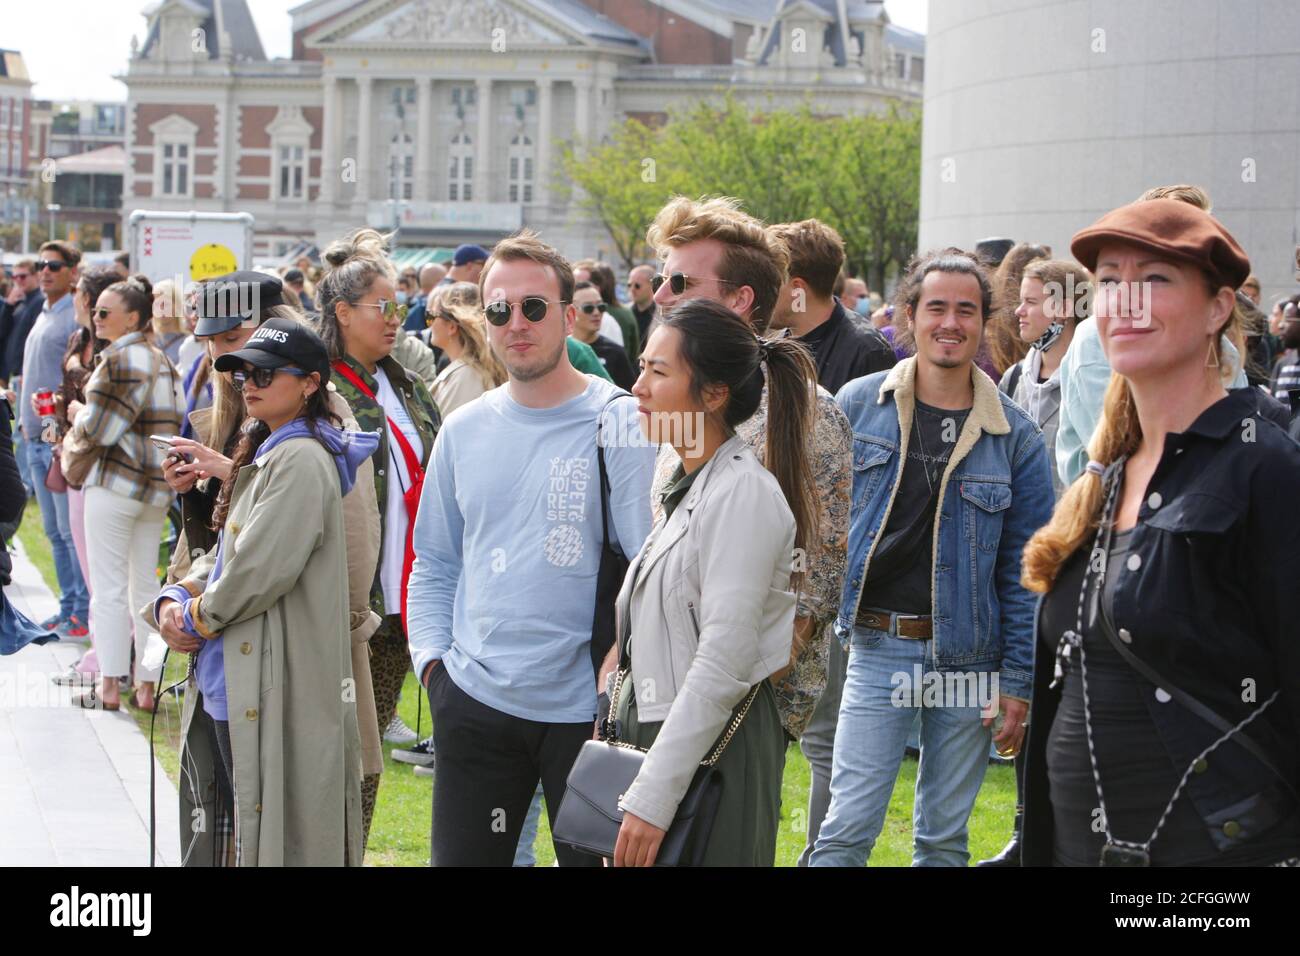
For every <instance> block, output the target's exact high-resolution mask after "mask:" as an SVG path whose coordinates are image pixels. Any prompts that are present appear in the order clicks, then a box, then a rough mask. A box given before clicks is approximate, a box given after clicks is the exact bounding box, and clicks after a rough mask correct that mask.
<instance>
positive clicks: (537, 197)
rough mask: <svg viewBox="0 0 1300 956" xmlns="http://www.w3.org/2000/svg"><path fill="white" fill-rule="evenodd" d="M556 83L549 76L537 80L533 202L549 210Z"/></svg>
mask: <svg viewBox="0 0 1300 956" xmlns="http://www.w3.org/2000/svg"><path fill="white" fill-rule="evenodd" d="M553 87H554V83H553V81H552V80H551V78H550V77H549V76H544V77H541V78H540V79H538V80H537V138H536V140H535V141H534V142H535V143H536V144H537V166H536V170H535V171H536V173H537V176H536V179H535V180H534V181H533V200H534V201H535V202H536V203H537V205H539V206H542V207H546V208H549V207H550V204H551V148H552V147H551V143H552V141H553V140H554V139H555V135H554V132H553V130H552V129H551V124H552V122H553V119H552V113H551V105H552V104H551V94H552V92H553Z"/></svg>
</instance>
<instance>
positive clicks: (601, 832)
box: [552, 670, 762, 866]
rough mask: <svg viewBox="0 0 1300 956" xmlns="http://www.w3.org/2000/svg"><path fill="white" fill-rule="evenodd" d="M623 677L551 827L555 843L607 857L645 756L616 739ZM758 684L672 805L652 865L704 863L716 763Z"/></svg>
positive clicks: (717, 781)
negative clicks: (598, 735) (622, 806)
mask: <svg viewBox="0 0 1300 956" xmlns="http://www.w3.org/2000/svg"><path fill="white" fill-rule="evenodd" d="M627 673H628V672H627V671H626V670H623V671H620V672H619V674H618V677H617V679H616V680H615V682H614V690H613V693H612V694H610V718H609V719H608V720H606V721H605V722H604V723H603V725H602V731H603V734H602V739H601V740H588V741H587V742H586V743H584V744H583V745H582V749H581V750H579V751H578V759H577V760H575V761H574V762H573V767H572V769H570V771H569V777H568V780H567V782H566V784H567V785H566V789H565V791H564V799H563V800H562V801H561V802H560V810H559V813H557V814H556V816H555V826H554V827H553V828H552V837H553V838H554V840H555V842H556V843H563V844H565V845H566V846H570V847H572V848H573V849H575V850H579V851H581V852H583V853H591V854H594V855H595V856H602V857H605V858H607V859H613V857H614V844H615V842H616V841H617V840H618V830H619V827H620V826H622V824H623V811H622V810H621V809H619V805H618V803H619V800H621V799H622V797H623V795H624V794H625V793H627V791H628V790H629V789H630V788H631V786H632V781H634V780H635V779H636V775H637V774H638V773H640V772H641V765H642V764H643V763H644V762H645V755H646V751H644V750H642V749H641V748H640V747H634V746H632V745H631V744H627V743H622V742H620V741H618V740H617V739H616V737H617V733H616V731H615V730H614V728H615V727H616V723H615V721H614V719H613V715H614V714H617V713H618V699H619V696H620V692H621V690H622V687H623V681H624V679H625V678H626V677H627ZM761 686H762V685H761V684H758V685H755V686H754V688H753V689H752V690H750V692H749V694H748V695H747V696H746V697H745V699H744V701H742V702H741V705H740V707H739V708H738V709H737V710H736V713H735V714H734V715H733V716H732V718H731V722H730V723H729V724H728V725H727V729H726V730H725V731H723V733H722V736H721V737H720V738H719V739H718V742H717V744H716V745H715V746H714V748H713V750H712V751H710V753H709V755H708V756H707V757H706V758H705V759H704V760H702V761H700V766H699V769H698V770H697V771H696V772H695V777H694V779H693V780H692V781H691V785H690V787H688V788H687V790H686V796H684V797H683V798H682V802H681V803H680V804H678V806H677V815H676V816H675V817H673V822H672V826H670V827H669V828H668V833H667V834H666V835H665V836H664V840H663V843H661V844H660V846H659V853H658V855H657V856H656V857H655V866H699V865H700V863H701V861H702V860H703V859H704V852H705V850H706V849H707V847H708V845H709V835H710V834H711V833H712V832H713V821H714V818H715V817H716V816H717V812H718V806H719V804H720V802H721V799H722V778H721V777H720V775H719V774H718V772H717V770H716V764H717V762H718V758H719V757H721V756H722V753H723V751H724V750H726V749H727V744H728V743H730V742H731V738H732V737H733V736H735V733H736V731H737V730H738V729H739V728H740V723H741V721H742V720H744V719H745V714H747V713H748V712H749V708H750V705H752V704H753V703H754V698H755V697H757V696H758V690H759V687H761Z"/></svg>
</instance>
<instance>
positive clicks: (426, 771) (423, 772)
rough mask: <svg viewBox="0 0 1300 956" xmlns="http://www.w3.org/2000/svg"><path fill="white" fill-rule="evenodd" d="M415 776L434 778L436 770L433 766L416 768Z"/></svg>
mask: <svg viewBox="0 0 1300 956" xmlns="http://www.w3.org/2000/svg"><path fill="white" fill-rule="evenodd" d="M415 775H416V776H417V777H432V776H434V769H433V767H432V766H428V767H416V768H415Z"/></svg>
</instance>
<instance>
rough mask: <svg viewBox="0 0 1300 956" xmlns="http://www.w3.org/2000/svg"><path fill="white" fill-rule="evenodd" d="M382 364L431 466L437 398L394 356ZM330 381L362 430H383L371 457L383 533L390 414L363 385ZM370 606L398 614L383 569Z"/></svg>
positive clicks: (371, 385)
mask: <svg viewBox="0 0 1300 956" xmlns="http://www.w3.org/2000/svg"><path fill="white" fill-rule="evenodd" d="M343 361H344V362H345V363H347V366H348V368H349V369H351V370H352V373H353V374H354V375H356V376H357V377H358V378H359V379H361V381H363V382H365V383H366V387H367V388H368V389H370V391H371V392H372V393H374V394H378V393H379V383H378V382H377V381H375V377H374V376H373V375H371V374H370V373H369V372H367V371H366V370H365V368H363V367H362V365H361V363H360V362H358V361H357V360H356V359H354V358H353V357H352V356H350V355H348V356H346V357H344V359H343ZM379 367H380V368H381V369H383V370H384V372H385V374H387V375H388V381H389V382H390V383H391V384H392V386H393V390H394V391H395V392H397V393H398V395H400V396H401V397H402V404H403V405H405V406H406V413H407V414H408V415H410V416H411V421H412V422H414V423H415V428H416V430H417V431H418V432H419V433H420V441H421V442H422V443H423V445H424V451H423V454H422V456H421V460H420V464H421V465H425V466H427V465H428V463H429V455H430V454H431V453H432V452H433V440H434V438H436V437H437V435H438V429H439V428H440V427H441V425H442V419H441V417H440V416H439V414H438V407H437V406H436V405H435V404H434V403H433V398H432V396H430V395H429V390H428V388H426V387H425V384H424V382H422V381H421V380H420V379H419V377H418V376H416V375H414V374H412V373H409V372H408V371H407V370H406V369H405V368H403V367H402V365H401V364H400V363H399V362H397V360H395V359H394V358H392V357H391V356H390V357H388V358H384V359H381V360H380V361H379ZM330 383H331V384H332V385H334V386H335V388H336V389H337V390H338V393H339V394H340V395H342V396H343V398H344V399H345V400H346V401H347V403H348V405H350V406H351V408H352V413H353V414H354V415H356V417H357V426H358V427H359V428H360V429H361V430H362V431H367V432H374V431H377V432H379V433H380V437H379V447H378V448H377V449H376V450H375V453H374V455H372V456H371V460H372V461H373V462H374V464H375V497H376V498H377V499H378V504H379V527H380V529H381V534H382V528H383V526H384V515H385V514H386V513H387V511H386V509H387V507H388V417H387V416H386V415H385V414H384V410H383V408H382V407H381V406H380V404H379V402H377V401H376V400H375V399H373V398H369V397H367V396H366V395H365V394H363V393H362V391H361V390H360V389H359V388H357V387H356V386H355V385H353V384H352V383H351V382H349V381H348V380H347V379H346V378H344V377H343V376H342V375H340V374H338V373H337V372H334V373H332V374H331V375H330ZM399 454H400V449H399ZM381 540H382V538H381ZM370 606H371V607H372V608H374V610H375V613H377V614H379V615H381V616H382V615H384V614H385V613H393V614H396V613H397V610H398V609H397V608H393V609H392V611H391V612H386V611H385V609H384V589H383V586H382V585H381V584H380V581H379V568H376V569H375V583H374V586H373V587H372V588H371V590H370Z"/></svg>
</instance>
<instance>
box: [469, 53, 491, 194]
mask: <svg viewBox="0 0 1300 956" xmlns="http://www.w3.org/2000/svg"><path fill="white" fill-rule="evenodd" d="M495 119H496V117H495V116H494V115H493V113H492V80H491V79H490V78H486V79H479V80H478V138H477V139H476V140H475V141H474V201H475V202H491V201H492V197H491V195H490V186H491V180H490V179H489V178H488V164H489V163H490V162H491V159H492V121H493V120H495Z"/></svg>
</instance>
